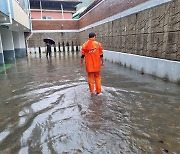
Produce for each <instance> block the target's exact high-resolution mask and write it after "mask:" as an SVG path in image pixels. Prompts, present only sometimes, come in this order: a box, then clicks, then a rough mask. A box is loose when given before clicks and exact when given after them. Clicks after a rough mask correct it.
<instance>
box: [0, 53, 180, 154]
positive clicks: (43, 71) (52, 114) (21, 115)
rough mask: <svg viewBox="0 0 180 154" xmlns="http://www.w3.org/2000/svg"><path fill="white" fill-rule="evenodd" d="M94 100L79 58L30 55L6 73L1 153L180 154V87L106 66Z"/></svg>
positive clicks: (1, 85)
mask: <svg viewBox="0 0 180 154" xmlns="http://www.w3.org/2000/svg"><path fill="white" fill-rule="evenodd" d="M101 75H102V85H103V87H102V89H103V93H102V94H101V95H98V96H96V95H93V96H91V95H90V93H89V89H88V84H87V78H86V72H85V71H84V69H81V68H80V55H79V53H78V52H74V53H71V52H69V53H60V54H59V53H57V54H56V56H55V55H53V57H52V59H51V60H49V59H46V57H45V55H43V56H42V57H41V58H39V56H38V55H37V56H35V55H34V54H32V55H30V56H29V57H28V58H25V59H21V60H18V61H17V62H16V64H15V65H14V66H13V67H12V68H10V69H7V70H6V75H5V74H4V73H1V74H0V154H16V153H17V154H81V153H83V154H121V153H122V154H127V153H130V154H132V153H138V154H141V153H155V154H156V153H160V154H165V153H170V154H178V153H180V118H179V117H180V95H179V94H180V86H179V85H176V84H173V83H169V82H165V81H163V80H160V79H158V78H155V77H152V76H148V75H141V74H140V72H137V71H134V70H130V69H129V68H125V67H124V66H120V65H117V64H112V63H109V62H107V61H106V62H105V66H104V67H103V70H102V73H101Z"/></svg>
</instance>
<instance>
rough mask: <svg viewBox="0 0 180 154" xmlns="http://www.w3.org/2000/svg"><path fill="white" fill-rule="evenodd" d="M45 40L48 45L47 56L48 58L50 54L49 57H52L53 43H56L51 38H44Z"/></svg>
mask: <svg viewBox="0 0 180 154" xmlns="http://www.w3.org/2000/svg"><path fill="white" fill-rule="evenodd" d="M44 42H45V43H46V46H47V52H46V57H47V58H48V55H49V58H51V45H52V44H55V42H54V40H52V39H51V38H46V39H44Z"/></svg>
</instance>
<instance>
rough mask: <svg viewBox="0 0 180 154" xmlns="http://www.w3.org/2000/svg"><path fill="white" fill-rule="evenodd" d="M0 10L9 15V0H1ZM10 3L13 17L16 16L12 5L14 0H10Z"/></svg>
mask: <svg viewBox="0 0 180 154" xmlns="http://www.w3.org/2000/svg"><path fill="white" fill-rule="evenodd" d="M0 1H1V2H0V12H2V13H4V14H5V15H8V3H7V1H8V0H0ZM9 3H10V8H11V14H12V18H14V13H13V6H12V0H9Z"/></svg>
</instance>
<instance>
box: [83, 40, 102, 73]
mask: <svg viewBox="0 0 180 154" xmlns="http://www.w3.org/2000/svg"><path fill="white" fill-rule="evenodd" d="M82 55H84V56H85V62H86V71H87V72H99V71H100V70H101V58H100V55H103V51H102V45H101V44H100V43H99V42H97V41H95V39H94V38H90V39H89V40H88V41H87V42H85V43H84V44H83V46H82Z"/></svg>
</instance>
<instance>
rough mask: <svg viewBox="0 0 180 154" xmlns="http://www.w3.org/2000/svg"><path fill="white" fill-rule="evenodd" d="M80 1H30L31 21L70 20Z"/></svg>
mask: <svg viewBox="0 0 180 154" xmlns="http://www.w3.org/2000/svg"><path fill="white" fill-rule="evenodd" d="M79 3H80V0H30V8H31V19H47V20H48V19H72V16H73V14H74V13H75V12H76V5H78V4H79Z"/></svg>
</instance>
